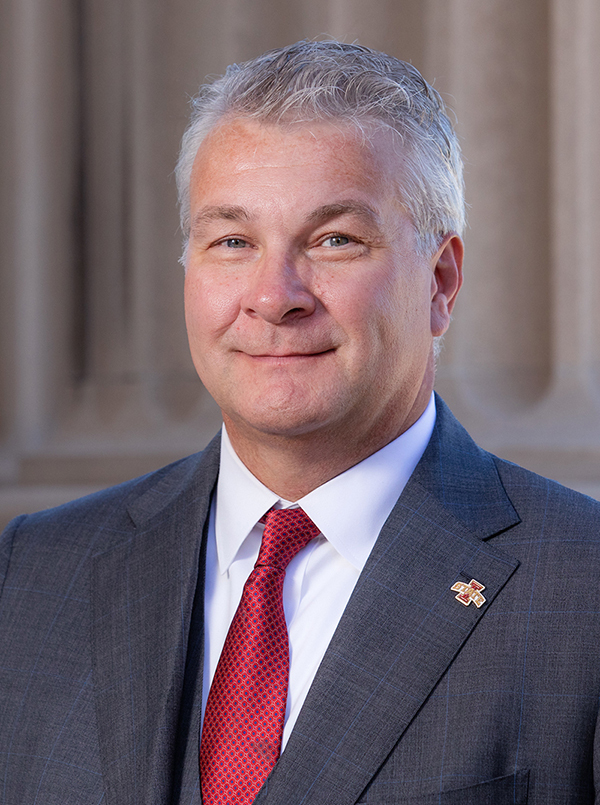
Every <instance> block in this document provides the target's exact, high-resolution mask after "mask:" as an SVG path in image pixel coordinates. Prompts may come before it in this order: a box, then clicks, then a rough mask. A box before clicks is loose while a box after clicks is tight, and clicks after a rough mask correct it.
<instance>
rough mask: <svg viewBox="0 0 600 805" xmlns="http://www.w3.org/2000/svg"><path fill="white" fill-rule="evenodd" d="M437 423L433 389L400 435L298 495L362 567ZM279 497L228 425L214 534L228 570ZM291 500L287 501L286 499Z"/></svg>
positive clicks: (345, 554)
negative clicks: (252, 467)
mask: <svg viewBox="0 0 600 805" xmlns="http://www.w3.org/2000/svg"><path fill="white" fill-rule="evenodd" d="M434 425H435V400H434V396H433V394H432V395H431V399H430V400H429V403H428V405H427V408H426V409H425V411H424V412H423V414H422V415H421V416H420V417H419V419H418V420H417V421H416V422H415V423H414V425H412V426H411V427H410V428H409V429H408V430H407V431H405V432H404V433H402V434H401V435H400V436H398V438H397V439H394V441H392V442H390V443H389V444H387V445H386V446H385V447H383V448H381V450H378V451H377V452H376V453H373V454H372V455H370V456H368V457H367V458H366V459H364V460H363V461H361V462H360V463H358V464H355V465H354V466H353V467H350V469H348V470H346V471H345V472H343V473H341V474H340V475H337V476H336V477H335V478H332V479H331V480H330V481H327V483H325V484H323V485H322V486H319V487H317V489H314V490H313V491H312V492H309V494H308V495H305V496H304V497H303V498H301V499H300V500H299V501H298V505H299V506H300V507H301V508H302V509H304V511H305V512H306V513H307V514H308V516H309V517H310V518H311V520H312V521H313V522H314V523H315V524H316V525H317V526H318V528H319V530H320V531H321V532H322V534H323V536H324V537H325V538H326V539H327V540H328V541H329V542H330V543H331V545H332V546H333V547H334V548H335V550H336V551H337V552H338V553H339V554H341V555H342V556H343V557H344V558H345V559H346V560H347V561H348V562H350V563H351V564H352V565H353V566H354V567H356V568H357V569H358V570H362V568H363V566H364V564H365V562H366V560H367V557H368V556H369V554H370V552H371V550H372V548H373V545H374V544H375V541H376V539H377V537H378V535H379V532H380V531H381V528H382V526H383V524H384V523H385V521H386V520H387V518H388V516H389V514H390V512H391V510H392V509H393V507H394V505H395V503H396V501H397V500H398V498H399V497H400V494H401V493H402V490H403V489H404V487H405V486H406V483H407V481H408V479H409V478H410V476H411V475H412V473H413V470H414V469H415V467H416V466H417V464H418V462H419V459H420V458H421V456H422V455H423V453H424V452H425V448H426V447H427V444H428V442H429V439H430V438H431V434H432V432H433V427H434ZM278 503H281V501H280V498H279V496H278V495H276V494H275V493H274V492H272V491H271V490H270V489H268V488H267V487H266V486H265V485H264V484H262V483H261V482H260V481H259V480H258V478H256V477H255V476H254V475H252V473H251V472H250V471H249V470H248V468H247V467H246V466H245V465H244V464H243V463H242V461H241V460H240V459H239V458H238V456H237V454H236V452H235V450H234V449H233V447H232V445H231V442H230V440H229V436H228V435H227V431H226V429H225V426H223V431H222V435H221V461H220V467H219V479H218V482H217V495H216V517H215V536H216V543H217V556H218V561H219V570H220V572H221V573H224V572H225V571H226V570H227V569H228V568H229V566H230V565H231V563H232V562H233V560H234V559H235V556H236V554H237V553H238V551H239V549H240V547H241V545H242V543H243V542H244V540H245V539H246V537H247V536H248V534H249V533H250V532H251V531H252V529H253V528H254V526H255V525H256V523H257V522H258V520H259V519H260V518H261V517H262V516H263V514H264V513H265V512H266V511H268V510H269V509H270V508H271V507H272V506H274V505H275V504H278ZM283 504H284V505H288V503H287V501H283Z"/></svg>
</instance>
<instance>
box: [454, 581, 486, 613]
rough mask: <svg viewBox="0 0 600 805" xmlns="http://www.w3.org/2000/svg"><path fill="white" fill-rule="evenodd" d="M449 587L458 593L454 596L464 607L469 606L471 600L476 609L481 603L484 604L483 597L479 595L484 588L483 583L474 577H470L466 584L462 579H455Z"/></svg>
mask: <svg viewBox="0 0 600 805" xmlns="http://www.w3.org/2000/svg"><path fill="white" fill-rule="evenodd" d="M450 589H451V590H454V591H455V592H457V593H458V595H455V596H454V597H455V598H456V600H457V601H460V603H461V604H464V605H465V606H466V607H468V606H469V604H470V603H471V601H472V602H473V603H474V604H475V606H476V607H477V609H479V607H480V606H482V604H485V598H484V597H483V596H482V595H481V591H482V590H485V587H484V585H483V584H480V583H479V582H478V581H475V579H471V581H470V582H469V583H468V584H465V582H464V581H457V582H456V584H453V585H452V587H450Z"/></svg>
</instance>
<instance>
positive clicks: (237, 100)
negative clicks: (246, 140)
mask: <svg viewBox="0 0 600 805" xmlns="http://www.w3.org/2000/svg"><path fill="white" fill-rule="evenodd" d="M237 117H242V118H251V119H254V120H258V121H264V122H265V123H275V124H279V125H285V124H289V123H303V122H307V123H308V122H315V121H323V120H331V121H332V122H344V123H348V124H351V125H354V126H356V127H358V128H359V129H360V130H361V131H363V132H366V131H368V130H369V129H371V130H372V128H373V124H375V126H376V127H377V128H382V127H383V128H389V129H392V130H393V131H394V132H396V133H397V135H399V138H400V143H401V145H402V148H403V157H404V161H403V175H402V177H399V181H400V184H401V190H402V201H403V203H404V205H405V207H406V209H407V211H408V213H409V215H410V216H411V218H412V220H413V224H414V226H415V229H416V231H417V236H418V240H419V248H420V249H421V250H422V251H423V252H424V253H427V254H429V253H433V252H435V250H436V249H437V248H438V246H439V244H440V242H441V240H442V239H443V237H444V236H445V235H447V234H448V233H450V232H457V233H458V234H461V233H462V231H463V228H464V223H465V211H464V190H463V180H462V160H461V155H460V146H459V144H458V139H457V137H456V134H455V132H454V130H453V128H452V124H451V123H450V120H449V119H448V116H447V114H446V111H445V108H444V102H443V101H442V99H441V97H440V95H439V93H438V92H436V90H434V89H433V87H431V86H430V85H429V84H428V83H427V82H426V81H425V79H424V78H423V76H422V75H421V74H420V73H419V71H418V70H417V69H416V68H415V67H413V66H412V65H411V64H408V63H407V62H403V61H400V60H399V59H396V58H394V57H393V56H388V55H386V54H385V53H379V52H378V51H375V50H371V49H370V48H366V47H363V46H361V45H356V44H354V45H347V44H344V43H342V42H335V41H326V42H310V41H302V42H297V43H296V44H294V45H289V46H288V47H284V48H279V49H277V50H271V51H269V52H268V53H265V54H264V55H262V56H259V57H258V58H256V59H252V60H251V61H248V62H245V63H244V64H233V65H231V66H230V67H228V68H227V71H226V73H225V75H224V76H221V77H220V78H217V79H216V80H215V81H213V82H212V83H210V84H206V85H204V86H203V87H202V88H201V89H200V92H199V94H198V95H197V97H196V98H194V99H193V101H192V116H191V121H190V125H189V127H188V129H187V131H186V132H185V134H184V137H183V142H182V147H181V153H180V156H179V160H178V163H177V168H176V171H175V175H176V179H177V188H178V192H179V202H180V210H181V228H182V230H183V234H184V238H185V239H186V241H187V238H188V236H189V230H190V197H189V192H190V179H191V174H192V167H193V164H194V160H195V158H196V154H197V152H198V148H199V147H200V144H201V143H202V141H203V139H204V138H205V137H206V136H207V134H208V133H209V132H210V131H211V130H212V129H213V128H215V127H216V126H217V125H218V124H219V122H221V121H222V120H223V119H224V118H237Z"/></svg>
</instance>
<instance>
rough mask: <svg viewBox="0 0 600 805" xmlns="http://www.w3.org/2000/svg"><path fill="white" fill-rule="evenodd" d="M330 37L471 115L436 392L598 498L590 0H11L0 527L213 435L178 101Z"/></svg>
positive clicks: (599, 45) (489, 435)
mask: <svg viewBox="0 0 600 805" xmlns="http://www.w3.org/2000/svg"><path fill="white" fill-rule="evenodd" d="M327 35H329V36H334V37H337V38H340V39H343V40H345V41H354V40H358V41H359V42H361V43H362V44H365V45H369V46H371V47H374V48H378V49H380V50H384V51H387V52H389V53H391V54H393V55H396V56H399V57H401V58H403V59H406V60H408V61H411V62H412V63H413V64H415V65H416V66H417V67H418V68H419V69H420V70H421V71H422V72H423V74H424V75H425V77H426V78H427V79H428V80H429V81H430V82H433V83H434V85H435V87H436V88H437V89H438V90H439V91H440V92H441V93H442V94H443V96H444V98H445V99H446V101H447V102H448V103H449V105H450V106H451V107H452V108H453V110H454V111H455V113H456V115H457V118H458V125H457V128H458V132H459V135H460V137H461V141H462V145H463V149H464V155H465V161H466V186H467V200H468V202H469V204H470V213H469V221H470V228H469V230H468V232H467V236H466V243H467V259H466V267H465V276H466V281H465V286H464V288H463V291H462V293H461V298H460V299H459V302H458V304H457V306H456V310H455V316H454V318H455V320H454V322H453V324H452V326H451V329H450V333H449V335H448V336H447V338H446V346H445V349H444V352H443V355H442V359H441V362H440V369H439V373H438V381H437V384H436V387H437V389H438V390H439V391H440V392H441V393H442V394H443V396H444V397H445V399H446V401H447V402H448V403H449V404H450V406H451V408H452V409H453V411H454V413H455V414H456V415H457V416H458V417H459V419H461V421H462V422H463V424H465V425H466V426H467V428H468V429H469V430H470V432H471V433H472V435H473V436H474V437H475V438H476V439H477V440H478V441H479V442H480V443H481V444H482V445H483V446H485V447H487V448H489V449H491V450H493V451H494V452H497V453H499V454H500V455H502V456H503V457H506V458H509V459H512V460H515V461H517V462H519V463H522V464H524V465H525V466H527V467H528V468H530V469H533V470H536V471H538V472H542V473H544V474H546V475H550V476H551V477H553V478H556V479H558V480H560V481H562V482H564V483H567V484H568V485H570V486H574V487H575V488H578V489H580V490H582V491H584V492H587V493H589V494H592V495H595V496H598V497H600V338H599V335H600V332H599V330H600V316H599V315H598V312H597V311H598V309H599V308H600V284H599V270H598V265H597V246H596V239H597V238H596V231H597V230H598V229H600V136H599V132H600V125H599V124H600V96H599V94H598V93H597V85H598V81H599V79H600V4H598V3H597V0H527V2H523V0H485V2H481V0H371V2H364V0H220V1H219V2H217V1H216V0H4V3H3V5H2V6H1V7H0V138H1V148H0V204H1V215H0V339H1V353H0V524H3V523H4V522H6V521H7V520H8V519H9V518H10V517H11V516H13V515H15V514H17V513H19V512H21V511H32V510H34V509H38V508H44V507H46V506H50V505H56V504H57V503H60V502H63V501H64V500H68V499H70V498H72V497H75V496H78V495H80V494H85V493H86V492H88V491H93V490H94V489H98V488H100V487H102V486H106V485H109V484H112V483H117V482H119V481H122V480H125V479H127V478H130V477H133V476H135V475H138V474H141V473H143V472H146V471H149V470H151V469H154V468H156V467H158V466H160V465H162V464H164V463H167V462H168V461H171V460H174V459H176V458H178V457H180V456H183V455H186V454H188V453H190V452H193V451H195V450H197V449H200V448H201V447H203V446H204V444H206V442H207V441H208V440H209V438H210V437H211V436H212V435H213V434H214V433H215V431H216V430H217V428H218V426H219V422H220V419H219V414H218V410H217V409H216V406H215V404H214V403H213V402H212V401H211V399H210V398H209V397H208V395H207V393H206V392H205V391H204V390H203V388H202V386H201V384H200V382H199V381H198V379H197V377H196V375H195V372H194V369H193V366H192V363H191V359H190V357H189V354H188V349H187V342H186V337H185V329H184V323H183V309H182V288H183V272H182V269H181V266H180V265H179V264H178V256H179V250H180V235H179V232H178V215H177V209H176V202H175V183H174V177H173V167H174V164H175V160H176V156H177V151H178V146H179V140H180V137H181V134H182V132H183V129H184V127H185V124H186V120H187V114H188V100H189V97H190V96H191V95H193V94H194V93H195V92H196V91H197V89H198V87H199V85H200V83H202V81H203V80H204V78H205V76H207V75H214V74H220V73H221V72H223V71H224V69H225V67H226V66H227V64H229V63H230V62H233V61H241V60H245V59H248V58H251V57H253V56H256V55H258V54H259V53H261V52H262V51H264V50H267V49H269V48H272V47H278V46H280V45H284V44H289V43H291V42H293V41H295V40H297V39H301V38H304V37H310V38H313V37H323V36H327Z"/></svg>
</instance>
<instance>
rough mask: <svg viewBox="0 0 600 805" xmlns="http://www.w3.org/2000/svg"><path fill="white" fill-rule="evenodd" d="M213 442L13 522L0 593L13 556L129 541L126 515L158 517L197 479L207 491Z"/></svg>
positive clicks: (213, 466) (2, 557)
mask: <svg viewBox="0 0 600 805" xmlns="http://www.w3.org/2000/svg"><path fill="white" fill-rule="evenodd" d="M217 442H218V440H217V439H215V440H213V442H211V444H210V445H209V446H208V447H207V448H206V449H205V450H204V451H202V452H200V453H195V454H193V455H191V456H187V457H186V458H183V459H180V460H178V461H175V462H173V463H172V464H169V465H167V466H166V467H162V468H161V469H158V470H155V471H153V472H150V473H148V474H146V475H143V476H140V477H139V478H134V479H133V480H130V481H125V482H124V483H121V484H118V485H117V486H112V487H109V488H107V489H103V490H101V491H99V492H95V493H93V494H91V495H86V496H85V497H82V498H78V499H77V500H73V501H71V502H69V503H64V504H62V505H61V506H56V507H54V508H51V509H45V510H43V511H39V512H35V513H33V514H24V515H20V516H19V517H17V518H15V519H14V520H13V521H12V522H10V523H9V524H8V526H7V527H6V529H5V530H4V532H3V534H2V535H1V536H0V588H1V586H2V583H3V580H4V578H5V576H6V573H7V569H8V565H9V561H11V557H12V559H14V558H15V553H16V552H19V553H24V552H27V553H30V552H31V551H33V552H34V553H39V552H40V551H42V552H47V551H52V552H54V551H57V550H59V551H61V552H64V551H75V552H87V551H89V550H94V551H96V550H99V551H101V550H103V548H105V547H109V546H110V545H111V544H114V543H115V542H118V541H121V540H123V539H127V538H129V536H130V535H131V532H132V529H133V528H135V517H132V512H133V513H134V514H135V512H136V509H137V510H139V509H140V507H141V506H144V505H146V507H147V508H152V509H154V510H156V511H160V510H161V508H164V506H166V505H167V503H168V502H169V501H170V500H172V499H173V498H175V497H176V496H178V495H181V494H185V492H186V491H189V490H190V488H191V487H194V486H197V485H198V482H199V481H201V480H202V476H206V477H207V486H208V487H209V488H211V487H212V485H213V483H214V478H215V477H216V473H217V468H218V456H219V451H218V443H217ZM147 501H151V506H150V505H149V504H147V503H146V502H147Z"/></svg>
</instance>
